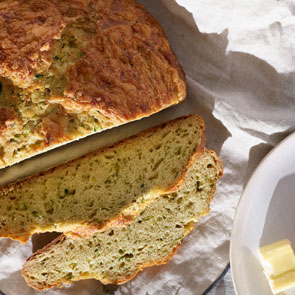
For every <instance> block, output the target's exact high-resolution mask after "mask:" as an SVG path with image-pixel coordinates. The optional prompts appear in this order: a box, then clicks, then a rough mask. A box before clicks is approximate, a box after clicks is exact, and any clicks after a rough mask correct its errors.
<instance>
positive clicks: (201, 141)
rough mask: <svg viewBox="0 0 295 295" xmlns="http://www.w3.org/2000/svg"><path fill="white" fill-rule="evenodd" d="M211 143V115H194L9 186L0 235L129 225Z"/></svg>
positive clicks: (0, 196) (0, 192)
mask: <svg viewBox="0 0 295 295" xmlns="http://www.w3.org/2000/svg"><path fill="white" fill-rule="evenodd" d="M204 145H205V126H204V122H203V120H202V119H201V118H199V117H198V116H196V115H190V116H186V117H181V118H178V119H175V120H173V121H170V122H168V123H165V124H162V125H160V126H157V127H155V128H151V129H149V130H147V131H144V132H142V133H140V134H138V135H136V136H133V137H131V138H128V139H126V140H123V141H121V142H119V143H117V144H116V145H114V146H112V147H107V148H102V149H100V150H98V151H96V152H94V153H90V154H88V155H86V156H83V157H81V158H78V159H76V160H73V161H71V162H69V163H66V164H63V165H61V166H59V167H56V168H53V169H50V170H48V171H45V172H42V173H40V174H38V175H36V176H33V177H30V178H27V179H25V180H22V181H19V182H17V183H14V184H10V185H7V186H5V187H2V188H1V189H0V202H1V206H0V237H9V238H12V239H17V240H20V241H22V242H26V241H27V240H28V238H29V237H30V236H31V235H32V234H33V233H40V232H47V231H57V232H74V233H76V234H79V235H84V236H86V235H91V233H92V232H93V231H94V232H95V231H98V230H102V229H104V228H105V227H106V226H111V225H114V226H121V225H126V224H128V223H130V222H131V221H132V220H133V218H134V216H136V215H137V214H139V213H140V212H141V211H142V210H143V209H144V208H145V207H146V206H147V205H148V204H149V203H150V202H152V201H153V200H154V198H155V197H156V196H158V195H159V194H163V193H165V192H172V191H175V190H177V189H178V188H179V186H180V185H181V183H182V181H183V178H184V175H185V173H186V171H187V169H188V167H190V166H191V164H192V163H193V162H194V161H195V159H196V158H197V157H198V156H199V155H200V154H202V153H203V151H204Z"/></svg>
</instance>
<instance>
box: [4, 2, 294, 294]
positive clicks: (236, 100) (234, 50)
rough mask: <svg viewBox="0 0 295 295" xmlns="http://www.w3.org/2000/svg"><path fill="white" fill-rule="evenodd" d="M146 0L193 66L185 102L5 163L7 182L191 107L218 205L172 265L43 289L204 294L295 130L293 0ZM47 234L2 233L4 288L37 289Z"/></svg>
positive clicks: (19, 291) (184, 61)
mask: <svg viewBox="0 0 295 295" xmlns="http://www.w3.org/2000/svg"><path fill="white" fill-rule="evenodd" d="M140 2H141V3H143V4H144V5H146V6H147V8H148V10H149V11H150V12H151V13H152V14H153V15H154V16H155V17H156V18H157V19H158V21H159V22H160V23H161V24H162V26H163V27H164V29H165V31H166V33H167V36H168V38H169V40H170V43H171V45H172V47H173V49H174V51H175V53H176V54H177V56H178V58H179V60H180V63H181V64H182V66H183V68H184V71H185V72H186V79H187V86H188V96H187V99H186V102H185V103H183V104H182V105H179V106H175V107H173V108H170V109H168V110H165V111H163V112H161V113H159V114H156V115H153V116H152V117H150V118H147V119H144V120H140V121H138V122H134V123H131V124H128V125H126V126H121V127H119V128H115V129H113V130H110V131H107V132H103V133H102V134H98V135H95V136H91V137H88V138H86V139H84V140H81V141H79V142H75V143H72V144H69V145H67V146H64V147H62V148H59V149H57V150H54V151H51V152H48V153H46V154H44V155H40V156H38V157H35V158H32V159H31V160H28V161H25V162H22V163H20V164H18V165H15V166H13V167H10V168H7V169H5V170H2V171H0V184H4V183H7V182H9V181H12V180H14V179H16V178H19V177H23V176H27V175H30V174H32V173H33V172H35V171H40V170H42V169H45V168H47V167H50V166H54V165H56V164H58V163H60V162H63V161H65V160H68V159H72V158H74V157H77V156H79V155H82V154H85V153H86V152H88V151H91V150H94V149H96V148H98V147H100V146H103V145H108V144H111V143H113V142H115V141H116V140H119V139H122V138H123V137H127V136H130V135H132V134H135V133H137V132H139V131H140V130H143V129H146V128H148V127H150V126H154V125H157V124H159V123H160V122H164V121H167V120H170V119H172V118H175V117H178V116H180V115H182V114H188V113H196V114H198V115H200V116H202V117H203V118H204V120H205V123H206V129H207V147H208V148H210V149H214V150H215V151H216V152H217V153H218V154H219V155H220V157H221V158H222V160H223V164H224V176H223V177H222V179H221V180H220V182H219V184H218V187H217V192H216V195H215V198H214V201H213V203H212V205H211V213H210V214H209V215H208V216H205V217H203V218H201V219H200V221H199V223H198V224H197V225H196V227H195V229H194V231H193V232H192V233H191V234H190V235H189V236H187V237H186V238H185V239H184V241H183V244H182V247H181V248H180V249H179V250H178V251H177V253H176V255H175V256H174V258H173V259H172V260H171V261H170V262H169V263H168V264H166V265H162V266H155V267H151V268H148V269H145V270H144V271H143V272H141V273H140V274H138V275H137V277H136V278H135V279H133V280H132V281H130V282H128V283H126V284H124V285H121V286H107V287H103V286H102V285H101V284H100V283H99V282H96V281H94V280H87V281H80V282H75V283H73V284H72V285H70V286H67V287H64V288H63V289H53V290H50V291H46V292H42V294H44V295H45V294H50V295H53V294H56V295H61V294H79V295H84V294H85V295H90V294H91V295H94V294H103V293H105V294H107V293H109V294H116V295H117V294H118V295H119V294H121V295H125V294H128V295H132V294H133V295H152V294H153V295H177V294H178V295H179V294H181V295H198V294H202V293H203V292H204V290H206V289H207V288H208V287H209V286H210V284H211V283H212V282H213V281H214V280H215V279H216V278H217V277H218V276H219V275H220V273H221V272H222V271H223V270H224V268H225V267H226V265H227V264H228V262H229V239H230V232H231V226H232V221H233V218H234V214H235V209H236V207H237V204H238V200H239V197H240V194H241V192H242V190H243V187H244V185H245V183H246V182H247V180H248V178H249V176H250V175H251V173H252V172H253V170H254V169H255V167H256V166H257V164H258V163H259V162H260V160H261V159H262V158H263V157H264V156H265V155H266V153H267V152H268V151H270V150H271V148H272V147H273V146H275V145H276V144H277V143H278V142H280V141H281V140H282V139H283V138H284V137H285V136H286V135H288V134H289V133H291V132H292V131H294V130H295V98H294V93H295V73H294V67H295V63H294V48H295V47H294V42H295V41H294V40H295V38H294V37H292V36H293V35H294V34H295V33H294V32H295V28H294V24H293V21H294V15H293V14H294V13H293V11H294V3H293V2H291V1H287V0H286V1H274V0H270V1H263V0H255V1H254V0H247V1H246V0H245V1H238V0H236V1H234V0H224V1H218V0H206V1H205V0H204V1H203V0H177V2H178V4H177V3H176V2H175V1H174V0H159V1H148V0H141V1H140ZM191 12H192V13H191ZM42 237H43V238H44V235H42ZM40 243H41V240H40V237H39V238H36V237H34V239H33V243H32V241H30V242H29V243H28V244H27V245H22V244H19V243H18V242H13V241H10V240H7V239H2V240H0V253H1V254H0V290H1V291H3V292H5V293H6V295H19V294H22V295H28V294H30V295H31V294H39V293H38V292H37V291H34V290H33V289H31V288H29V287H27V286H26V284H25V282H24V279H23V278H22V277H21V275H20V270H21V267H22V264H23V263H24V261H25V259H26V258H27V257H29V256H30V255H31V253H32V247H33V248H36V247H37V246H38V244H39V246H40Z"/></svg>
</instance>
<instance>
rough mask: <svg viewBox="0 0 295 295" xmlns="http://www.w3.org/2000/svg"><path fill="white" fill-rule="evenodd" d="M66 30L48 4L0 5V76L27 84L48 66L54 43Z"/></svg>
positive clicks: (49, 2) (21, 2)
mask: <svg viewBox="0 0 295 295" xmlns="http://www.w3.org/2000/svg"><path fill="white" fill-rule="evenodd" d="M64 27H65V22H64V21H63V18H62V15H61V13H60V12H59V10H58V9H57V8H56V6H55V5H54V4H53V3H52V2H51V1H40V0H30V1H4V2H1V3H0V28H1V30H0V75H2V76H6V77H9V78H12V80H14V81H15V83H16V84H22V83H21V81H22V82H23V83H25V84H27V85H28V84H29V82H30V80H31V79H32V77H33V76H34V73H35V71H36V70H37V69H38V70H40V69H43V68H44V67H46V64H47V63H48V62H49V58H50V57H49V52H50V49H51V48H52V46H53V42H54V40H55V39H56V38H58V37H59V35H60V33H61V31H62V29H63V28H64Z"/></svg>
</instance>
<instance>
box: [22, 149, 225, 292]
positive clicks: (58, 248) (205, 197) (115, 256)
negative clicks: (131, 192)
mask: <svg viewBox="0 0 295 295" xmlns="http://www.w3.org/2000/svg"><path fill="white" fill-rule="evenodd" d="M221 174H222V164H221V161H220V159H219V158H218V157H217V156H216V154H215V153H214V152H212V151H206V152H205V153H204V154H203V155H202V156H200V157H199V159H198V160H197V161H196V162H195V164H194V165H193V166H192V167H191V168H190V169H189V171H188V173H187V174H186V177H185V183H184V185H183V186H182V188H181V189H179V190H178V191H177V192H175V193H172V194H166V195H162V196H159V197H158V198H157V199H156V200H155V201H154V202H153V203H152V204H151V205H150V206H149V207H147V208H146V209H145V210H144V211H142V212H141V214H140V215H138V216H137V217H136V219H135V220H134V221H133V222H132V223H131V224H129V225H128V226H126V227H121V228H119V227H113V228H109V229H107V230H106V231H104V232H100V233H95V234H94V235H93V236H91V237H88V238H84V237H81V238H74V237H66V236H65V235H61V236H60V237H58V238H57V239H56V240H54V241H53V242H52V243H50V244H49V245H47V246H45V247H44V248H43V249H41V250H39V251H37V252H36V253H35V254H33V256H31V257H30V258H29V259H28V260H27V262H26V263H25V265H24V267H23V271H22V275H23V276H24V278H25V279H26V281H27V283H28V285H30V286H32V287H33V288H35V289H37V290H44V289H48V288H51V287H61V286H62V284H64V283H70V282H71V281H77V280H81V279H88V278H95V279H98V280H100V281H101V282H103V283H105V284H109V283H115V284H121V283H124V282H126V281H128V280H130V279H132V278H133V277H134V276H135V275H136V274H137V273H138V272H139V271H140V270H142V269H143V268H145V267H147V266H151V265H155V264H163V263H166V262H168V261H169V260H170V259H171V258H172V256H173V254H174V253H175V251H176V250H177V248H178V247H179V246H180V243H181V240H182V239H183V238H184V237H185V236H186V235H187V234H188V233H189V232H190V231H191V230H192V229H193V227H194V223H195V222H196V221H197V220H198V218H199V217H200V216H201V215H205V214H208V212H209V205H210V201H211V200H212V198H213V195H214V192H215V187H216V183H217V180H218V178H219V177H220V176H221Z"/></svg>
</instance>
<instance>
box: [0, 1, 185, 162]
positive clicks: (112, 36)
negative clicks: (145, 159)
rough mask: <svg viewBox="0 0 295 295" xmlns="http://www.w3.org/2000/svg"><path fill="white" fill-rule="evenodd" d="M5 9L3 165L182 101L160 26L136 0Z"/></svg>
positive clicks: (181, 84)
mask: <svg viewBox="0 0 295 295" xmlns="http://www.w3.org/2000/svg"><path fill="white" fill-rule="evenodd" d="M0 11H1V17H0V168H3V167H6V166H9V165H12V164H14V163H17V162H19V161H22V160H24V159H26V158H29V157H32V156H34V155H36V154H38V153H41V152H44V151H46V150H49V149H52V148H54V147H56V146H59V145H62V144H65V143H67V142H70V141H73V140H77V139H79V138H82V137H85V136H87V135H90V134H93V133H96V132H99V131H102V130H105V129H108V128H112V127H114V126H118V125H121V124H124V123H127V122H130V121H133V120H137V119H141V118H143V117H147V116H150V115H151V114H154V113H156V112H159V111H160V110H162V109H165V108H167V107H169V106H172V105H175V104H178V103H180V102H181V101H183V100H184V98H185V96H186V86H185V78H184V72H183V70H182V69H181V67H180V65H179V63H178V61H177V58H176V56H175V55H174V53H173V52H172V50H171V47H170V45H169V42H168V40H167V38H166V36H165V33H164V31H163V29H162V28H161V26H160V24H159V23H158V22H157V21H156V20H155V19H154V18H153V17H152V16H151V15H150V14H149V13H148V12H147V11H146V9H145V8H144V7H143V6H142V5H140V4H137V3H136V2H135V1H133V0H120V1H117V0H107V1H106V0H89V1H88V0H50V1H45V0H15V1H11V0H2V1H0Z"/></svg>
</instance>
